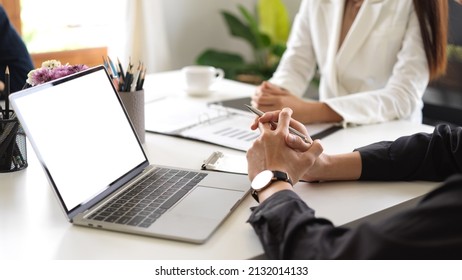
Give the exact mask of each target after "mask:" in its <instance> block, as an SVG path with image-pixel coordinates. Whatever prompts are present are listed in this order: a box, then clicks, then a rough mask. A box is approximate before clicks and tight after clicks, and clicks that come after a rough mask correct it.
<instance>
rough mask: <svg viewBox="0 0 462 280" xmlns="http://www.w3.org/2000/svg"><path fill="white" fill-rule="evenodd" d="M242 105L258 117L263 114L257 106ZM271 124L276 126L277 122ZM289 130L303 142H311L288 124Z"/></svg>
mask: <svg viewBox="0 0 462 280" xmlns="http://www.w3.org/2000/svg"><path fill="white" fill-rule="evenodd" d="M244 105H245V106H246V107H247V109H249V111H251V112H252V113H254V114H256V115H257V116H259V117H261V116H263V114H264V113H263V112H262V111H260V110H258V109H257V108H254V107H252V106H250V105H247V104H244ZM271 125H272V126H274V127H277V125H278V123H276V122H273V121H272V122H271ZM289 132H290V133H292V134H294V135H297V136H298V137H300V138H302V139H303V141H304V142H305V143H308V144H311V143H312V142H311V141H310V139H309V138H308V137H307V136H305V135H304V134H303V133H301V132H300V131H298V130H296V129H295V128H292V127H290V126H289Z"/></svg>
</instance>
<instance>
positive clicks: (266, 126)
mask: <svg viewBox="0 0 462 280" xmlns="http://www.w3.org/2000/svg"><path fill="white" fill-rule="evenodd" d="M271 127H272V126H271V123H269V122H265V123H262V122H258V128H259V129H260V131H261V133H262V134H263V133H265V132H267V131H271Z"/></svg>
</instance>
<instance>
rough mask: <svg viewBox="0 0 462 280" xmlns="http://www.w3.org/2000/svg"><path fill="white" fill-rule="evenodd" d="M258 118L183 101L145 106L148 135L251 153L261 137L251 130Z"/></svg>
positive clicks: (217, 107)
mask: <svg viewBox="0 0 462 280" xmlns="http://www.w3.org/2000/svg"><path fill="white" fill-rule="evenodd" d="M254 119H255V117H254V116H253V115H252V114H251V113H250V112H249V113H247V112H244V111H242V112H234V111H230V110H227V109H226V108H225V107H222V106H210V105H208V104H206V103H204V102H196V101H194V100H189V99H185V98H180V97H166V98H163V99H160V100H157V101H154V102H150V103H147V104H146V106H145V126H146V131H148V132H155V133H161V134H167V135H174V136H180V137H184V138H188V139H193V140H199V141H204V142H208V143H212V144H216V145H220V146H224V147H228V148H232V149H236V150H240V151H247V150H248V149H249V148H250V146H251V145H252V142H253V141H254V140H255V139H256V138H257V137H258V136H259V135H260V133H259V131H253V130H251V129H250V125H251V124H252V122H253V120H254Z"/></svg>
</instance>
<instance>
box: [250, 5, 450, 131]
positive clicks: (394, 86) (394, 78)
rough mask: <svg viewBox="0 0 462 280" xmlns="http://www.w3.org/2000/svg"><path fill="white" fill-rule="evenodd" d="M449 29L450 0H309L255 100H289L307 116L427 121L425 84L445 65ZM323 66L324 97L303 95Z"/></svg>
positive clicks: (277, 105) (259, 103) (275, 105)
mask: <svg viewBox="0 0 462 280" xmlns="http://www.w3.org/2000/svg"><path fill="white" fill-rule="evenodd" d="M421 26H423V27H424V28H423V29H421ZM446 34H447V0H430V1H428V0H423V1H422V0H414V1H410V0H364V1H362V0H303V1H302V3H301V7H300V10H299V12H298V14H297V16H296V18H295V21H294V24H293V28H292V31H291V35H290V38H289V40H288V42H287V50H286V52H285V53H284V55H283V57H282V59H281V62H280V64H279V66H278V69H277V70H276V72H275V73H274V75H273V77H272V78H271V79H270V80H269V82H263V83H262V84H261V85H260V86H259V87H258V88H257V91H256V93H255V95H254V96H253V97H252V99H253V100H252V103H253V105H254V106H256V107H258V108H259V109H261V110H263V111H272V110H278V109H281V108H283V107H291V108H292V109H293V111H294V115H293V116H294V118H296V119H297V120H299V121H301V122H303V123H317V122H344V123H345V124H369V123H379V122H385V121H389V120H393V119H408V120H412V121H415V122H421V121H422V113H421V109H422V107H423V102H422V96H423V93H424V90H425V88H426V86H427V84H428V82H429V80H430V79H432V78H434V77H437V76H438V75H440V74H442V73H444V70H445V67H446V52H445V49H446V39H447V38H446ZM317 68H318V71H319V73H320V77H321V80H320V85H319V102H316V101H308V100H303V99H302V98H301V96H302V95H303V94H304V93H305V91H306V89H307V87H308V85H309V83H310V81H311V79H312V78H313V76H314V74H315V72H316V71H317Z"/></svg>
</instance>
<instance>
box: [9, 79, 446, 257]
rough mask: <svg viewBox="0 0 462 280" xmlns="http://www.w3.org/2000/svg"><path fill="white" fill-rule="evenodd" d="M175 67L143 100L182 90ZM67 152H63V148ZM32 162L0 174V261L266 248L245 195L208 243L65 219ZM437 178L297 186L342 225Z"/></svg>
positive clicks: (156, 152) (176, 156)
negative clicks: (254, 226) (76, 223)
mask: <svg viewBox="0 0 462 280" xmlns="http://www.w3.org/2000/svg"><path fill="white" fill-rule="evenodd" d="M178 74H179V73H178V72H169V73H163V74H156V75H151V76H149V77H148V79H147V80H146V83H145V89H146V101H147V102H149V101H150V100H154V99H155V98H157V97H159V96H163V95H165V94H178V95H182V94H184V93H183V92H182V90H181V87H182V84H181V83H180V82H178ZM253 89H254V88H253V87H252V86H249V85H242V84H239V83H236V82H232V81H224V82H223V83H222V84H221V85H220V86H219V87H217V89H216V92H215V93H214V95H213V96H212V97H208V98H204V101H205V100H212V99H226V98H233V97H239V96H243V95H249V94H250V93H252V92H253ZM419 131H427V132H430V131H432V127H429V126H425V125H415V124H410V123H407V122H391V123H386V124H381V125H373V126H367V127H357V128H348V129H344V130H341V131H338V132H336V133H335V134H333V135H330V136H328V137H326V138H325V139H323V143H324V146H325V150H326V151H327V152H331V153H333V152H345V151H351V150H352V149H353V148H355V147H359V146H361V145H365V144H368V143H370V142H374V141H377V140H382V139H387V140H393V139H395V138H397V137H399V136H401V135H407V134H411V133H414V132H419ZM144 146H145V149H146V152H147V154H148V157H149V159H150V160H151V162H152V163H154V164H163V165H173V166H179V167H185V168H195V169H198V168H199V167H200V165H201V163H202V161H203V160H204V158H205V157H207V156H208V155H209V154H210V153H211V152H212V151H214V150H217V149H218V150H221V151H225V152H227V153H233V154H240V155H244V153H243V152H239V151H235V150H231V149H226V148H222V147H218V146H214V145H209V144H205V143H200V142H195V141H189V140H185V139H180V138H175V137H169V136H163V135H157V134H151V133H147V134H146V143H145V145H144ZM63 152H65V151H63ZM28 160H29V167H28V168H27V169H26V170H23V171H19V172H15V173H3V174H0V259H24V260H27V259H29V260H33V259H42V260H43V259H45V260H46V259H247V258H253V257H256V256H259V255H261V254H262V253H263V250H262V247H261V245H260V243H259V240H258V239H257V237H256V235H255V234H254V232H253V229H252V228H251V227H250V226H249V225H248V224H247V223H246V220H247V218H248V217H249V214H250V210H249V208H250V207H251V206H253V205H256V202H254V201H253V199H252V198H251V197H247V198H246V199H245V200H244V201H243V203H242V204H241V205H240V206H239V207H238V208H237V209H236V211H235V212H234V213H233V214H232V215H231V216H230V217H229V218H228V219H227V220H226V221H225V222H224V224H223V225H222V226H221V227H220V228H219V229H218V231H216V232H215V233H214V235H213V236H212V237H211V239H209V240H208V241H207V242H206V243H205V244H203V245H194V244H188V243H183V242H176V241H170V240H164V239H157V238H151V237H143V236H135V235H129V234H123V233H117V232H110V231H104V230H97V229H91V228H84V227H79V226H73V225H71V224H70V223H68V222H67V221H66V219H65V218H64V215H63V214H62V213H61V210H60V208H59V206H58V203H57V202H56V199H55V197H54V194H53V193H52V191H51V188H50V186H49V185H48V182H47V181H46V178H45V175H44V173H43V171H42V169H41V167H40V166H39V163H38V161H37V159H36V157H35V154H34V152H33V151H32V149H31V148H30V146H29V149H28ZM436 185H437V184H435V183H426V182H425V183H419V182H407V183H404V182H399V183H368V182H337V183H323V184H313V185H310V184H299V185H297V186H296V189H297V192H298V193H299V194H300V195H301V196H302V197H303V198H304V199H305V200H306V201H307V202H308V203H309V204H310V205H311V206H313V207H314V208H315V209H316V210H317V213H318V215H319V216H322V217H327V218H329V219H331V220H332V221H333V222H334V223H335V224H337V225H344V224H348V223H353V222H354V221H356V220H358V219H362V218H364V217H367V216H369V215H373V214H375V213H378V212H380V211H383V210H386V209H393V207H395V206H397V205H400V204H402V203H405V202H407V201H410V200H412V199H415V198H416V197H419V196H421V195H423V194H425V193H427V192H428V191H430V190H431V189H433V188H434V187H435V186H436Z"/></svg>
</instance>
